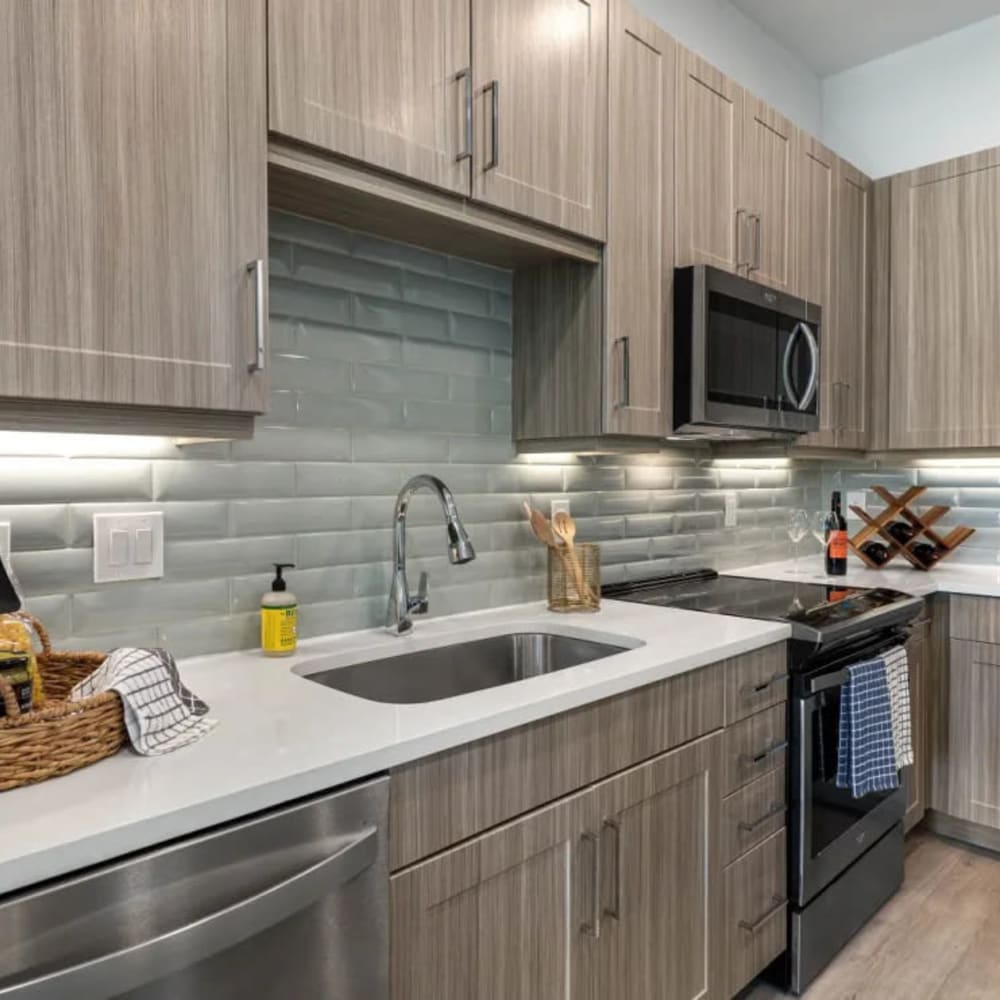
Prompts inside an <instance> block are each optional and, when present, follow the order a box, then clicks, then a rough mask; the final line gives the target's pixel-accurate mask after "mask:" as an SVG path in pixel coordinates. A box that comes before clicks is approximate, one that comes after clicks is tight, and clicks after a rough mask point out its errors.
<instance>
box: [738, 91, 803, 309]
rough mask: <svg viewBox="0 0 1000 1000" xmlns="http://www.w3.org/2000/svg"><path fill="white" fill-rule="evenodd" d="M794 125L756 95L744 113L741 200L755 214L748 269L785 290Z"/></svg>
mask: <svg viewBox="0 0 1000 1000" xmlns="http://www.w3.org/2000/svg"><path fill="white" fill-rule="evenodd" d="M794 137H795V129H794V127H793V126H792V124H791V122H789V121H788V120H787V119H785V118H782V116H781V115H779V114H778V113H777V111H775V110H774V109H773V108H771V107H769V106H768V105H767V104H765V103H764V102H763V101H761V100H760V99H759V98H757V97H754V96H753V95H752V94H749V93H748V94H746V98H745V104H744V113H743V142H742V146H743V149H742V160H741V165H740V185H741V188H742V192H743V193H742V195H741V197H740V203H741V204H742V205H744V206H746V208H747V211H748V213H749V217H750V226H749V229H750V235H749V246H748V249H747V253H748V257H749V260H750V264H749V268H748V270H749V274H750V277H751V278H753V279H754V280H756V281H760V282H762V283H763V284H765V285H769V286H770V287H772V288H777V289H779V290H780V291H793V289H792V283H793V281H794V274H793V268H792V254H793V251H792V167H793V158H794V157H793V144H794Z"/></svg>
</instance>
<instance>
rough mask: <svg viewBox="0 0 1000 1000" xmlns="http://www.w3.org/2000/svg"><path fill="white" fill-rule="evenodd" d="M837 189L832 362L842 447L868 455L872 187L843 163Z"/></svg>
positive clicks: (839, 163) (836, 167) (839, 166)
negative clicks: (866, 451)
mask: <svg viewBox="0 0 1000 1000" xmlns="http://www.w3.org/2000/svg"><path fill="white" fill-rule="evenodd" d="M834 185H835V187H834V192H835V198H834V206H835V212H836V218H835V227H836V228H835V232H834V247H835V248H836V250H835V253H834V270H833V275H834V286H833V295H832V296H831V301H830V319H831V321H832V323H833V337H834V344H835V350H834V351H833V352H832V359H833V380H834V381H833V389H834V395H833V404H834V406H835V412H836V414H837V417H836V425H837V444H838V446H839V447H841V448H850V449H854V450H863V449H865V448H867V447H868V443H869V442H868V433H869V419H868V409H869V399H868V349H869V337H870V328H871V286H870V282H871V277H870V274H869V261H870V259H871V252H870V247H871V196H872V183H871V181H870V180H869V179H868V178H867V177H865V175H864V174H862V173H861V171H859V170H856V169H855V168H854V167H852V166H851V165H850V164H849V163H845V162H844V161H843V160H839V159H838V160H837V161H836V163H835V164H834ZM827 329H829V324H828V325H827Z"/></svg>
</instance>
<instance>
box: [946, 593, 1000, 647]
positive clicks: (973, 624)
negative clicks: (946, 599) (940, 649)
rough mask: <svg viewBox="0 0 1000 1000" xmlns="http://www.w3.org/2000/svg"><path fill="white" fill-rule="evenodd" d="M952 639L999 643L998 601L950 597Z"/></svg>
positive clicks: (999, 620) (986, 598) (985, 598)
mask: <svg viewBox="0 0 1000 1000" xmlns="http://www.w3.org/2000/svg"><path fill="white" fill-rule="evenodd" d="M950 618H951V629H950V634H951V638H952V639H972V640H973V641H975V642H991V643H1000V599H997V598H995V597H958V596H956V597H952V598H951V608H950Z"/></svg>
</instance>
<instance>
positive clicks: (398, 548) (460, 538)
mask: <svg viewBox="0 0 1000 1000" xmlns="http://www.w3.org/2000/svg"><path fill="white" fill-rule="evenodd" d="M421 489H426V490H430V491H431V493H433V494H434V495H435V496H436V497H437V498H438V500H439V501H440V502H441V509H442V510H443V511H444V519H445V527H446V528H447V531H448V558H449V559H450V560H451V562H452V563H453V564H454V565H456V566H460V565H462V564H463V563H467V562H472V560H473V559H475V558H476V550H475V549H474V548H473V547H472V542H470V541H469V536H468V535H467V534H466V532H465V527H464V526H463V525H462V519H461V518H460V517H459V516H458V508H457V507H456V506H455V498H454V497H453V496H452V495H451V490H449V489H448V487H447V486H445V484H444V483H443V482H441V480H440V479H438V478H437V476H414V477H413V478H412V479H411V480H410V481H409V482H408V483H407V484H406V485H405V486H404V487H403V488H402V489H401V490H400V491H399V496H398V497H397V498H396V514H395V517H394V518H393V547H392V567H393V570H392V587H391V588H390V590H389V611H388V614H387V615H386V623H385V624H386V628H387V629H388V630H389V631H390V632H393V633H394V634H396V635H405V634H406V633H407V632H409V631H410V629H412V628H413V620H412V618H411V616H412V615H425V614H427V608H428V606H429V604H428V600H427V581H426V575H424V576H421V578H420V593H418V594H417V596H416V597H411V596H410V589H409V585H408V584H407V582H406V511H407V509H408V508H409V506H410V500H411V498H412V497H413V494H414V493H416V492H417V491H418V490H421Z"/></svg>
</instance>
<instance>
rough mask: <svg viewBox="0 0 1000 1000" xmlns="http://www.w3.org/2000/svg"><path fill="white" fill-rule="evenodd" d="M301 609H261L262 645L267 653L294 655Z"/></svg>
mask: <svg viewBox="0 0 1000 1000" xmlns="http://www.w3.org/2000/svg"><path fill="white" fill-rule="evenodd" d="M298 619H299V609H298V608H297V607H295V606H292V607H289V608H261V609H260V645H261V649H263V650H264V652H265V653H292V652H294V651H295V644H296V641H297V639H298Z"/></svg>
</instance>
